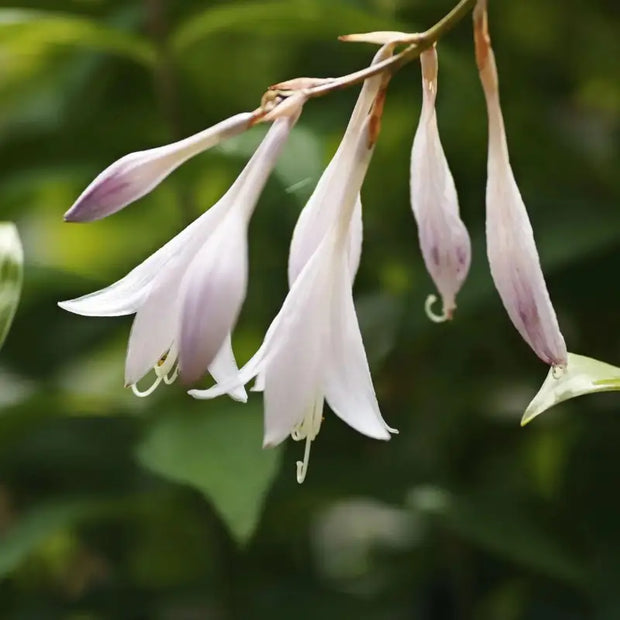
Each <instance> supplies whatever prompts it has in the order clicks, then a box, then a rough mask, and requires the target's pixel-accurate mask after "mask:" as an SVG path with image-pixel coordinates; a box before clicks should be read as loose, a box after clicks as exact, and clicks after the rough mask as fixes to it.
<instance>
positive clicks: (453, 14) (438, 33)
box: [305, 0, 477, 97]
mask: <svg viewBox="0 0 620 620" xmlns="http://www.w3.org/2000/svg"><path fill="white" fill-rule="evenodd" d="M476 1H477V0H461V1H460V2H459V3H458V4H457V5H456V6H455V7H454V8H453V9H452V10H451V11H450V12H449V13H448V14H447V15H445V16H444V17H443V18H442V19H440V20H439V21H438V22H437V23H436V24H435V25H434V26H431V27H430V28H429V29H428V30H426V31H425V32H422V33H419V34H416V35H412V37H411V38H412V40H413V41H414V42H413V43H411V45H409V46H408V47H406V48H405V49H404V50H403V51H402V52H399V53H398V54H395V55H394V56H392V57H391V58H388V59H386V60H384V61H382V62H378V63H377V64H375V65H371V66H370V67H366V68H365V69H361V70H360V71H355V72H353V73H349V74H348V75H344V76H342V77H339V78H335V79H334V80H331V81H329V82H327V83H325V84H320V85H318V86H315V87H313V88H308V89H306V90H305V94H306V95H307V96H308V97H322V96H323V95H328V94H329V93H332V92H334V91H336V90H341V89H343V88H348V87H349V86H355V85H356V84H360V83H361V82H363V81H364V80H366V79H367V78H369V77H372V76H373V75H377V74H379V73H383V72H384V71H389V72H390V73H392V74H393V73H395V72H396V71H398V69H400V68H401V67H402V66H403V65H406V64H408V63H410V62H411V61H413V60H415V59H416V58H418V56H419V55H420V54H421V53H422V52H423V51H424V50H425V49H428V48H429V47H431V46H432V45H433V44H435V43H436V42H437V41H438V40H439V39H440V38H441V37H443V35H444V34H446V32H448V31H449V30H451V29H452V28H453V27H454V26H455V25H456V24H457V23H458V22H460V21H461V20H462V19H463V17H465V15H467V14H468V13H469V12H470V11H471V10H472V9H473V8H474V5H475V4H476Z"/></svg>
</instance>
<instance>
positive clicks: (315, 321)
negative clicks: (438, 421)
mask: <svg viewBox="0 0 620 620" xmlns="http://www.w3.org/2000/svg"><path fill="white" fill-rule="evenodd" d="M372 152H373V147H372V146H371V140H370V119H369V118H366V120H365V121H364V122H363V123H362V125H361V127H360V129H359V131H358V132H357V135H355V139H354V140H350V141H347V146H346V148H344V149H343V152H342V157H341V159H339V163H338V165H337V166H335V167H334V168H333V169H332V170H331V171H330V174H329V183H328V187H327V190H326V196H328V197H329V202H330V205H331V206H332V208H333V209H334V210H335V215H334V217H333V220H332V222H331V225H330V226H329V228H328V230H327V231H326V233H325V234H324V236H323V238H322V239H321V240H320V242H319V243H318V246H317V247H316V249H315V250H314V251H313V252H312V254H311V256H310V258H309V259H308V260H307V261H306V262H305V264H303V266H302V267H301V268H300V271H299V274H298V275H297V276H296V277H294V278H293V282H292V286H291V290H290V291H289V294H288V295H287V297H286V300H285V301H284V304H283V306H282V309H281V310H280V312H279V313H278V315H277V316H276V318H275V319H274V320H273V322H272V324H271V326H270V327H269V330H268V331H267V334H266V336H265V340H264V342H263V344H262V346H261V347H260V349H259V350H258V351H257V353H256V354H255V355H254V357H253V358H252V359H251V360H250V361H249V362H248V363H247V364H246V365H245V366H244V367H243V368H242V369H241V371H240V372H239V377H238V382H237V384H245V383H247V382H248V381H250V380H251V379H252V378H253V377H256V376H260V378H261V379H260V381H261V384H262V385H261V386H260V387H261V389H263V390H264V403H265V432H264V445H265V447H270V446H275V445H277V444H279V443H281V442H282V441H283V440H284V439H286V437H287V436H288V435H291V436H292V437H293V439H295V440H302V439H305V441H306V447H305V451H304V459H303V461H298V463H297V480H298V482H300V483H301V482H303V480H304V478H305V475H306V471H307V466H308V459H309V454H310V446H311V442H312V441H313V440H314V439H315V438H316V436H317V434H318V432H319V430H320V427H321V421H322V419H323V404H324V401H325V400H326V401H327V403H328V404H329V406H330V407H331V409H332V410H333V411H334V412H335V413H336V415H337V416H339V417H340V418H341V419H342V420H343V421H345V422H346V423H347V424H349V426H351V427H352V428H354V429H355V430H357V431H359V432H360V433H362V434H364V435H367V436H368V437H372V438H375V439H384V440H387V439H389V438H390V432H395V431H393V430H392V429H390V428H389V427H388V426H387V424H386V423H385V421H384V420H383V418H382V416H381V413H380V411H379V406H378V403H377V398H376V395H375V391H374V388H373V385H372V379H371V376H370V370H369V368H368V360H367V358H366V353H365V351H364V345H363V342H362V337H361V333H360V329H359V324H358V321H357V316H356V314H355V306H354V304H353V293H352V273H351V256H350V249H349V248H350V234H351V233H350V231H351V222H352V218H353V215H354V211H355V209H356V204H357V203H358V200H357V199H358V195H359V191H360V188H361V185H362V182H363V180H364V176H365V174H366V170H367V168H368V164H369V163H370V159H371V156H372ZM327 172H328V171H326V174H327ZM227 387H228V386H227V384H226V383H223V384H222V385H221V386H216V387H215V388H211V389H209V390H204V391H200V390H193V391H191V392H190V394H191V395H192V396H194V397H196V398H212V397H214V396H218V395H219V394H221V393H223V391H224V390H226V389H227Z"/></svg>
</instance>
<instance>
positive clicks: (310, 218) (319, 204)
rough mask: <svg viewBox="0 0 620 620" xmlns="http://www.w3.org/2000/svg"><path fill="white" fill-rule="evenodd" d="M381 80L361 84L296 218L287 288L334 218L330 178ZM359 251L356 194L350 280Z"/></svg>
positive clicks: (383, 52) (383, 53)
mask: <svg viewBox="0 0 620 620" xmlns="http://www.w3.org/2000/svg"><path fill="white" fill-rule="evenodd" d="M392 47H393V46H391V45H384V46H383V47H382V48H381V49H380V50H379V51H378V52H377V53H376V54H375V57H374V58H373V60H372V63H371V64H375V63H378V62H381V61H382V60H385V59H386V58H388V57H389V56H391V54H392ZM382 79H383V78H382V76H381V75H377V76H374V77H372V78H369V79H367V80H365V81H364V85H363V86H362V89H361V92H360V94H359V97H358V99H357V102H356V104H355V108H354V109H353V113H352V114H351V118H350V120H349V124H348V125H347V129H346V131H345V134H344V136H343V138H342V141H341V142H340V145H339V146H338V149H337V151H336V153H335V154H334V156H333V157H332V159H331V161H330V162H329V164H328V166H327V168H326V169H325V171H324V172H323V174H322V175H321V178H320V179H319V181H318V183H317V186H316V187H315V189H314V192H312V195H311V196H310V198H309V200H308V202H307V203H306V206H305V207H304V208H303V210H302V212H301V213H300V215H299V219H298V220H297V224H296V225H295V230H294V231H293V238H292V241H291V248H290V252H289V260H288V280H289V285H292V284H293V282H294V281H295V279H296V278H297V276H298V275H299V273H300V272H301V270H302V269H303V267H304V265H305V264H306V262H308V259H309V258H310V257H311V256H312V254H313V253H314V251H315V250H316V248H317V247H318V246H319V244H320V242H321V241H322V239H323V237H324V236H325V233H326V232H327V230H328V229H329V227H330V226H331V225H332V224H333V222H334V219H335V217H336V216H337V210H335V209H334V200H333V199H332V196H331V192H332V191H333V187H334V183H335V182H337V181H336V179H335V178H334V176H335V175H337V174H340V171H341V170H342V168H343V166H347V165H348V164H347V162H345V159H347V158H350V157H351V156H352V155H353V154H354V150H353V148H352V144H353V143H355V142H356V141H357V140H358V138H359V134H360V132H361V131H362V127H363V125H364V123H365V121H366V118H367V116H368V113H369V111H370V109H371V107H372V105H373V102H374V100H375V98H376V97H377V94H378V93H379V89H380V88H381V80H382ZM361 251H362V202H361V200H360V196H359V193H358V195H357V197H356V200H355V208H354V212H353V216H352V218H351V225H350V231H349V266H350V270H351V277H352V278H353V279H355V275H356V273H357V269H358V266H359V262H360V254H361Z"/></svg>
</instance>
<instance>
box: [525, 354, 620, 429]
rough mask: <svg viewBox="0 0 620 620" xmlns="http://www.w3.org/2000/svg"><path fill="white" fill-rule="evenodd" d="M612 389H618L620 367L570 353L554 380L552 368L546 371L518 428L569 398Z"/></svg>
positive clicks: (619, 387) (619, 384)
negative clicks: (565, 365)
mask: <svg viewBox="0 0 620 620" xmlns="http://www.w3.org/2000/svg"><path fill="white" fill-rule="evenodd" d="M556 373H557V371H556ZM614 390H620V368H618V367H616V366H612V365H611V364H606V363H605V362H599V361H598V360H595V359H592V358H591V357H585V356H583V355H576V354H575V353H569V354H568V365H567V368H566V371H565V372H564V374H562V376H560V377H557V378H556V376H555V375H554V369H553V368H552V369H550V370H549V374H548V375H547V378H546V379H545V382H544V383H543V385H542V387H541V388H540V390H539V391H538V394H536V396H534V399H533V400H532V402H531V403H530V404H529V405H528V408H527V409H526V410H525V413H524V414H523V418H521V426H525V425H526V424H527V423H528V422H531V421H532V420H533V419H534V418H535V417H536V416H538V415H540V414H541V413H543V412H544V411H546V410H547V409H550V408H551V407H553V406H554V405H557V404H558V403H561V402H562V401H565V400H568V399H569V398H575V397H577V396H583V395H584V394H594V393H595V392H612V391H614Z"/></svg>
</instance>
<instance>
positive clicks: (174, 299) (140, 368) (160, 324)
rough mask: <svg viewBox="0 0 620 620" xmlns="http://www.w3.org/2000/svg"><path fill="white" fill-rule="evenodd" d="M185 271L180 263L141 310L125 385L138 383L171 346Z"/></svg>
mask: <svg viewBox="0 0 620 620" xmlns="http://www.w3.org/2000/svg"><path fill="white" fill-rule="evenodd" d="M183 271H184V264H183V263H181V262H180V261H177V263H176V264H175V265H173V266H172V268H169V269H168V271H166V273H165V278H162V279H160V281H159V282H158V283H157V286H156V287H155V288H153V289H152V290H151V292H150V294H149V295H148V297H147V299H146V301H145V303H144V304H142V305H141V306H140V308H139V309H138V311H137V313H136V316H135V318H134V320H133V323H132V325H131V332H130V334H129V343H128V345H127V357H126V361H125V385H133V384H135V383H138V381H140V379H142V377H144V375H146V374H147V373H148V372H149V371H150V370H151V369H152V368H153V367H154V366H155V365H156V364H157V362H158V361H159V360H160V359H161V357H162V356H163V355H164V354H165V353H167V352H168V350H169V349H170V347H171V346H172V342H173V340H174V338H175V329H176V317H177V314H178V309H179V305H178V298H179V280H180V278H181V276H182V274H183Z"/></svg>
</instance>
